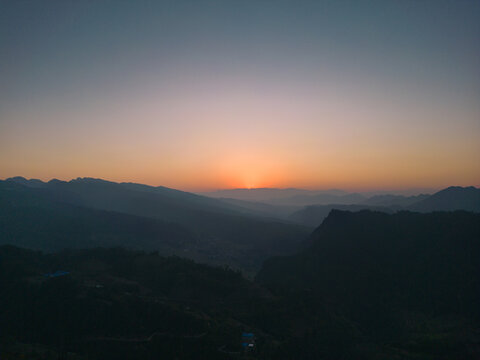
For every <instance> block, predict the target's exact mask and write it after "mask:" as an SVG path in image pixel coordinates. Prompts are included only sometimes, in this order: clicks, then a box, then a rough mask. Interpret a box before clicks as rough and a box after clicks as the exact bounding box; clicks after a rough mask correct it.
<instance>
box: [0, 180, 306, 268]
mask: <svg viewBox="0 0 480 360" xmlns="http://www.w3.org/2000/svg"><path fill="white" fill-rule="evenodd" d="M132 186H133V185H131V184H128V185H122V184H117V183H111V182H107V181H101V180H92V179H81V180H76V181H72V182H62V181H58V180H57V181H55V180H53V181H50V182H49V183H47V184H46V186H44V187H42V188H32V187H26V186H23V185H20V184H18V183H17V182H13V181H2V182H0V197H3V199H4V200H5V201H2V202H1V203H0V211H3V213H4V214H5V217H4V218H3V219H4V224H3V225H2V227H0V232H3V233H4V234H7V233H8V234H9V235H8V236H9V239H14V238H15V239H16V240H9V241H14V242H13V243H15V244H22V245H25V246H32V244H36V246H35V248H37V249H48V250H52V249H53V248H55V249H58V245H59V244H60V243H61V242H62V241H67V242H69V243H70V244H73V240H72V239H77V238H78V239H82V240H79V241H84V242H85V246H99V245H102V246H105V245H106V244H105V243H104V242H103V241H104V240H105V239H106V238H110V240H109V243H110V244H113V245H117V246H120V245H121V246H128V247H129V246H131V244H132V242H131V241H125V236H123V235H122V233H123V230H125V229H124V228H122V226H123V227H124V226H126V225H125V224H127V223H130V224H135V223H138V222H144V223H145V224H153V223H154V222H155V221H156V222H157V225H151V226H154V227H158V226H159V225H158V224H160V223H163V224H164V225H165V222H169V223H175V224H176V225H175V226H173V225H169V226H170V228H174V227H175V228H177V229H179V228H181V229H182V232H183V233H188V234H189V235H188V238H189V239H193V240H192V241H190V240H189V241H188V244H187V243H185V241H184V239H183V238H181V239H180V238H176V239H177V240H178V242H179V246H177V247H175V248H176V253H177V254H179V255H182V256H187V257H191V258H193V259H195V260H198V261H202V262H207V263H212V264H229V265H230V266H234V267H236V268H241V269H243V270H245V271H247V272H250V273H252V272H255V271H256V270H257V269H258V268H259V267H260V265H261V263H262V262H263V260H265V259H266V258H268V257H269V256H272V255H275V254H277V255H278V254H286V253H289V252H292V251H294V250H295V249H296V248H297V247H298V246H299V244H300V243H301V242H302V241H303V240H304V239H305V237H306V235H307V233H308V232H307V231H308V230H307V229H306V228H304V227H301V226H298V225H291V224H287V223H282V222H279V221H273V220H269V219H265V218H255V217H253V216H246V215H244V214H242V213H239V212H236V211H234V210H232V209H231V208H222V207H221V206H216V205H215V206H213V205H212V203H211V202H210V200H212V201H214V203H215V204H216V202H217V200H214V199H207V200H206V202H204V201H203V200H204V199H202V198H201V197H199V196H196V195H191V196H190V194H185V193H182V192H179V193H180V194H178V193H177V192H176V191H175V190H171V189H168V190H164V189H156V188H154V189H150V188H144V187H142V188H141V189H140V190H138V187H139V186H138V185H135V186H134V187H135V188H136V189H135V190H133V189H132ZM157 192H161V193H162V194H160V195H159V194H157ZM165 192H167V193H168V194H165ZM185 198H187V199H188V200H187V201H184V199H185ZM7 199H8V201H7ZM12 206H14V207H15V211H12V209H11V208H12ZM222 206H223V205H222ZM225 206H227V207H228V206H229V205H228V204H227V205H225ZM80 208H81V210H79V209H80ZM45 209H46V210H45ZM64 209H66V210H64ZM64 211H65V213H64ZM94 211H96V212H94ZM102 211H103V212H102ZM105 211H108V212H115V213H116V215H112V214H110V215H108V214H106V213H105ZM128 216H130V218H128ZM139 217H140V218H143V220H139V219H138V218H139ZM98 218H100V219H103V220H104V221H105V222H108V224H109V225H108V226H107V225H105V224H103V225H102V227H101V228H99V227H97V225H94V224H97V223H98V221H99V220H98ZM107 218H108V219H109V220H108V221H107V220H106V219H107ZM7 219H8V221H7ZM115 219H117V220H115ZM124 219H125V220H124ZM127 219H129V220H127ZM134 219H136V220H134ZM69 221H70V222H69ZM115 223H119V224H120V225H119V227H118V229H116V228H115ZM122 223H125V224H122ZM14 224H16V225H15V226H14ZM164 225H162V226H164ZM68 226H72V228H69V227H68ZM92 226H93V227H92ZM149 226H150V225H149ZM165 226H166V225H165ZM165 226H164V227H165ZM35 227H38V229H39V231H37V233H38V234H36V233H35V231H34V229H35ZM144 227H145V226H144ZM144 227H140V226H138V225H137V226H135V227H134V226H133V225H132V227H131V228H130V230H129V231H126V232H125V234H130V235H129V236H130V237H131V238H134V237H135V236H138V237H139V240H138V243H136V244H135V245H137V246H134V247H135V248H142V245H141V244H142V240H141V239H144V238H145V236H144V235H145V234H143V233H142V231H144V230H143V228H144ZM146 227H147V228H148V226H146ZM88 228H90V229H91V230H86V229H88ZM134 228H135V229H136V230H135V231H138V233H134V232H133V231H134V230H133V229H134ZM94 229H95V230H94ZM40 230H41V231H40ZM72 231H76V232H77V233H78V234H82V235H81V236H80V235H78V236H77V235H75V233H73V234H72ZM98 233H100V234H104V236H103V240H102V241H98V242H97V243H95V241H97V240H98V237H97V238H96V237H95V236H99V235H98ZM88 234H93V235H88ZM22 237H23V238H24V239H25V241H24V242H22V243H20V242H18V239H21V238H22ZM150 237H151V236H150ZM4 238H5V236H4ZM52 239H58V241H57V240H55V241H54V240H52ZM90 240H91V241H90ZM52 241H54V242H55V243H56V245H55V246H53V245H52V246H50V245H48V246H47V245H46V244H49V243H51V242H52ZM89 241H90V242H89ZM152 241H153V240H151V239H150V240H149V244H150V245H151V244H152ZM155 241H158V242H159V244H161V243H162V242H165V239H164V237H162V239H161V240H159V239H158V237H156V238H155ZM2 242H3V243H5V240H4V241H2ZM174 243H175V241H173V242H172V244H174ZM144 245H145V244H144ZM63 247H64V246H62V247H60V248H63ZM74 247H82V245H81V243H75V246H74ZM145 248H148V249H150V248H151V246H148V247H145ZM158 249H160V250H161V247H159V248H158Z"/></svg>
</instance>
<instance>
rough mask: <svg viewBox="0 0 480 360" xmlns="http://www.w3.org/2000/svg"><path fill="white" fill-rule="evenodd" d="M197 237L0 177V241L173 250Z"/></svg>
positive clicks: (175, 227)
mask: <svg viewBox="0 0 480 360" xmlns="http://www.w3.org/2000/svg"><path fill="white" fill-rule="evenodd" d="M196 242H197V239H196V238H195V236H194V234H192V232H190V231H188V230H187V229H185V228H184V227H182V226H180V225H178V224H174V223H168V222H164V221H161V220H158V219H149V218H145V217H139V216H132V215H128V214H122V213H116V212H112V211H103V210H96V209H89V208H85V207H80V206H75V205H70V204H66V203H60V202H55V201H52V200H50V199H49V198H48V197H45V196H43V194H42V193H40V194H39V193H38V192H36V191H33V190H30V189H27V188H25V187H24V186H23V185H19V184H16V183H13V182H0V244H13V245H17V246H23V247H27V248H32V249H38V250H45V251H58V250H61V249H66V248H88V247H98V246H106V247H112V246H125V247H129V248H134V249H149V250H154V249H155V250H159V251H160V252H162V253H164V254H173V253H178V252H181V251H182V250H184V249H189V248H192V247H194V244H195V243H196ZM192 250H193V249H192Z"/></svg>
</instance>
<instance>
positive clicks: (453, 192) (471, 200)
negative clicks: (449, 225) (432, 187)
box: [410, 186, 480, 212]
mask: <svg viewBox="0 0 480 360" xmlns="http://www.w3.org/2000/svg"><path fill="white" fill-rule="evenodd" d="M410 209H411V210H413V211H422V212H429V211H453V210H466V211H474V212H480V189H477V188H476V187H473V186H469V187H460V186H451V187H449V188H446V189H444V190H441V191H439V192H437V193H435V194H433V195H431V196H430V197H428V198H426V199H424V200H422V201H419V202H417V203H415V204H413V205H411V206H410Z"/></svg>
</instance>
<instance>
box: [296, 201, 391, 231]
mask: <svg viewBox="0 0 480 360" xmlns="http://www.w3.org/2000/svg"><path fill="white" fill-rule="evenodd" d="M332 210H345V211H360V210H373V211H381V212H385V213H392V212H394V210H393V209H391V208H388V207H384V206H372V205H341V204H332V205H310V206H306V207H304V208H303V209H301V210H298V211H296V212H294V213H292V214H291V215H290V216H289V217H288V218H289V219H290V220H292V221H294V222H297V223H299V224H304V225H308V226H314V227H317V226H319V225H320V224H321V223H322V221H323V220H324V219H325V218H326V217H327V216H328V214H329V213H330V211H332Z"/></svg>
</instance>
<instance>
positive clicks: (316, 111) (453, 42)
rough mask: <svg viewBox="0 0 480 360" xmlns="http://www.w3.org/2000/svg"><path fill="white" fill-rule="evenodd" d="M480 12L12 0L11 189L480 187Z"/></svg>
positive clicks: (463, 0)
mask: <svg viewBox="0 0 480 360" xmlns="http://www.w3.org/2000/svg"><path fill="white" fill-rule="evenodd" d="M479 64H480V1H477V0H450V1H445V0H432V1H428V0H402V1H400V0H391V1H387V0H378V1H373V0H372V1H368V0H361V1H360V0H352V1H347V0H335V1H333V0H332V1H322V0H316V1H301V0H295V1H293V0H289V1H286V0H276V1H264V0H254V1H249V0H242V1H240V0H237V1H233V0H218V1H202V0H190V1H186V0H174V1H142V0H135V1H133V0H132V1H124V0H111V1H107V0H95V1H93V0H82V1H77V0H48V1H38V0H32V1H24V0H12V1H5V0H0V178H6V177H10V176H17V175H18V176H25V177H27V178H39V179H42V180H49V179H51V178H58V179H63V180H69V179H71V178H76V177H84V176H88V177H96V178H104V179H108V180H113V181H134V182H141V183H146V184H150V185H163V186H169V187H173V188H177V189H184V190H191V191H206V190H213V189H221V188H243V187H246V188H253V187H299V188H309V189H327V188H342V189H349V190H362V189H363V190H372V189H407V188H442V187H446V186H450V185H460V186H467V185H476V186H478V185H479V184H480V101H479V99H480V66H479Z"/></svg>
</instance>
